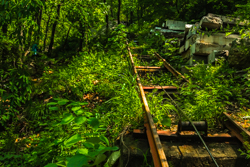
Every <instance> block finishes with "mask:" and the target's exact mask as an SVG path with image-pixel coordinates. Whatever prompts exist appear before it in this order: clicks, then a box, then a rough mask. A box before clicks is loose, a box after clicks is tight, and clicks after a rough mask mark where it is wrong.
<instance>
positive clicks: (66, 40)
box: [63, 26, 71, 50]
mask: <svg viewBox="0 0 250 167" xmlns="http://www.w3.org/2000/svg"><path fill="white" fill-rule="evenodd" d="M70 29H71V26H70V27H69V30H68V32H67V36H66V39H65V41H64V44H63V50H65V46H66V44H67V42H68V38H69V32H70Z"/></svg>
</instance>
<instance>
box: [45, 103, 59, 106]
mask: <svg viewBox="0 0 250 167" xmlns="http://www.w3.org/2000/svg"><path fill="white" fill-rule="evenodd" d="M52 105H57V102H50V103H48V104H47V106H52Z"/></svg>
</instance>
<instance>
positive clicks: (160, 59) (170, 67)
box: [155, 52, 189, 82]
mask: <svg viewBox="0 0 250 167" xmlns="http://www.w3.org/2000/svg"><path fill="white" fill-rule="evenodd" d="M155 56H156V57H157V58H158V60H159V61H163V64H164V66H165V67H166V68H167V69H168V70H169V71H170V72H171V73H172V74H173V75H174V76H175V77H177V78H178V77H181V78H182V79H183V80H184V81H186V82H189V81H188V80H187V78H186V77H184V76H183V75H182V74H181V73H179V72H178V71H177V70H176V69H175V68H174V67H172V66H171V65H170V64H169V63H168V62H167V61H166V60H165V59H163V58H162V57H161V56H160V55H159V54H158V53H156V52H155Z"/></svg>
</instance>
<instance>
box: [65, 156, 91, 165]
mask: <svg viewBox="0 0 250 167" xmlns="http://www.w3.org/2000/svg"><path fill="white" fill-rule="evenodd" d="M83 165H88V158H87V157H86V156H84V155H81V154H76V155H74V156H73V157H71V158H70V159H69V163H68V164H67V167H82V166H83Z"/></svg>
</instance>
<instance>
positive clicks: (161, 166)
mask: <svg viewBox="0 0 250 167" xmlns="http://www.w3.org/2000/svg"><path fill="white" fill-rule="evenodd" d="M127 45H128V43H127ZM128 52H129V57H130V61H131V64H132V68H133V71H134V73H135V75H136V80H137V84H138V87H139V89H140V95H141V99H142V102H143V105H144V111H145V116H144V118H145V121H144V126H145V127H146V133H147V137H148V142H149V146H150V151H151V154H152V157H153V161H154V166H155V167H169V165H168V162H167V158H166V155H165V153H164V150H163V147H162V144H161V141H160V138H159V136H158V134H157V130H156V127H155V124H154V121H153V118H152V115H151V113H150V110H149V107H148V102H147V99H146V96H145V93H144V90H143V86H142V84H141V81H140V77H139V75H138V72H137V69H136V67H135V64H134V60H133V56H132V54H131V52H130V48H129V47H128Z"/></svg>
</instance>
